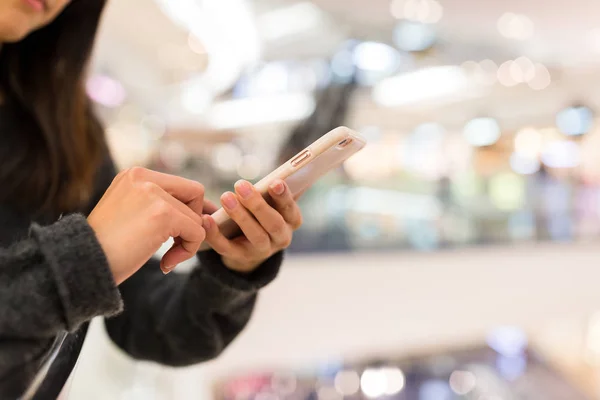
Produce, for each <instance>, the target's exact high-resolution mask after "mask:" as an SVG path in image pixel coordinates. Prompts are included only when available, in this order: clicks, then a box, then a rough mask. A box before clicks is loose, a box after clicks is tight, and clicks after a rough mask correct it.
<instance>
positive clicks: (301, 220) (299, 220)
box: [292, 213, 304, 230]
mask: <svg viewBox="0 0 600 400" xmlns="http://www.w3.org/2000/svg"><path fill="white" fill-rule="evenodd" d="M302 224H304V217H303V216H302V214H300V213H298V215H297V216H296V218H295V220H294V222H293V223H292V227H293V228H294V230H296V229H299V228H300V227H301V226H302Z"/></svg>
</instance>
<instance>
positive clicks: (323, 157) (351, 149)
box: [202, 126, 366, 250]
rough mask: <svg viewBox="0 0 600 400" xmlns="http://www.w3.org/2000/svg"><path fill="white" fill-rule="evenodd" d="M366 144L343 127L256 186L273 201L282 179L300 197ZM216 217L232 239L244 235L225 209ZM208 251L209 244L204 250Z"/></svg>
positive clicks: (314, 143) (293, 158) (225, 233)
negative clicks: (272, 194) (275, 185)
mask: <svg viewBox="0 0 600 400" xmlns="http://www.w3.org/2000/svg"><path fill="white" fill-rule="evenodd" d="M365 145H366V141H365V140H364V139H363V138H362V137H361V136H360V135H359V134H358V133H357V132H354V131H353V130H351V129H348V128H346V127H343V126H342V127H339V128H336V129H334V130H332V131H331V132H329V133H326V134H325V135H323V136H321V137H320V138H319V139H317V140H316V141H315V142H313V144H311V145H310V146H308V147H307V148H306V149H304V150H302V151H301V152H300V153H298V154H296V155H295V156H294V157H292V158H291V159H290V160H288V161H287V162H286V163H284V164H283V165H281V166H280V167H279V168H277V169H276V170H274V171H273V172H271V173H270V174H269V175H267V176H265V177H264V178H263V179H261V180H260V181H259V182H258V183H256V184H255V185H254V187H255V188H256V190H258V192H259V193H261V194H262V195H263V196H264V197H265V199H267V201H270V199H269V197H270V196H269V194H268V188H269V185H270V184H271V183H272V182H273V181H274V180H275V179H282V180H284V181H285V182H286V183H287V185H288V187H289V188H290V190H291V192H292V195H293V196H294V197H295V198H297V197H298V196H299V195H300V194H301V193H303V192H304V191H305V190H306V189H308V188H309V187H310V186H311V185H312V184H313V183H315V182H316V181H317V180H318V179H319V178H320V177H322V176H323V175H325V174H326V173H327V172H329V171H331V170H332V169H334V168H336V167H338V166H339V165H340V164H342V163H343V162H344V161H346V160H347V159H348V158H350V157H351V156H352V155H354V154H355V153H356V152H358V151H359V150H361V149H362V148H363V147H364V146H365ZM212 217H213V219H214V220H215V222H216V224H217V226H218V227H219V229H220V231H221V233H222V234H223V235H224V236H225V237H227V238H228V239H233V238H235V237H237V236H240V235H241V234H242V232H241V230H240V228H239V227H238V226H237V224H236V223H235V222H234V221H233V220H232V219H231V218H230V217H229V215H228V214H227V212H226V211H225V210H224V209H222V208H221V209H219V210H217V211H216V212H215V213H214V214H213V215H212ZM208 248H209V246H208V244H206V245H203V247H202V250H206V249H208Z"/></svg>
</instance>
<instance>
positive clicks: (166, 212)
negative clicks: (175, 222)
mask: <svg viewBox="0 0 600 400" xmlns="http://www.w3.org/2000/svg"><path fill="white" fill-rule="evenodd" d="M170 214H171V206H170V205H169V203H167V202H166V201H163V200H162V199H161V200H159V201H157V202H155V203H154V206H153V209H152V217H153V218H154V219H156V220H159V221H164V220H168V217H169V216H170Z"/></svg>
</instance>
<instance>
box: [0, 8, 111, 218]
mask: <svg viewBox="0 0 600 400" xmlns="http://www.w3.org/2000/svg"><path fill="white" fill-rule="evenodd" d="M105 2H106V0H74V1H73V2H72V3H70V4H69V5H68V6H67V7H66V8H65V9H64V10H63V12H62V13H61V14H60V15H59V16H58V17H57V18H56V19H55V20H54V21H53V22H52V23H50V24H49V25H47V26H45V27H43V28H41V29H39V30H37V31H35V32H33V33H31V34H30V35H29V36H27V37H26V38H25V39H23V40H21V41H19V42H17V43H6V44H4V45H3V46H2V48H1V49H0V93H1V94H2V99H3V102H4V106H5V107H7V108H8V110H10V112H11V113H13V114H15V116H16V118H15V123H16V127H17V128H16V129H17V130H18V131H17V132H15V134H16V135H18V136H19V138H18V143H19V144H22V146H20V148H14V149H10V148H9V149H8V153H7V155H6V156H3V157H2V160H1V163H2V164H1V166H0V185H2V188H1V190H0V202H4V203H9V204H10V205H12V206H15V207H20V208H23V209H25V210H27V211H30V212H50V213H53V214H54V213H61V212H68V211H76V210H80V209H81V207H82V206H83V205H84V204H85V202H86V201H87V200H88V199H89V197H90V195H91V190H92V187H93V184H94V178H95V172H96V170H97V168H98V165H99V163H100V162H101V161H102V158H103V157H104V156H105V154H106V144H105V139H104V133H103V130H102V127H101V125H100V123H99V121H98V119H97V118H96V117H95V116H94V114H93V111H92V106H91V102H90V100H89V99H88V97H87V96H86V92H85V75H86V70H87V65H88V61H89V58H90V55H91V51H92V48H93V44H94V39H95V36H96V31H97V29H98V24H99V20H100V16H101V14H102V10H103V8H104V5H105ZM11 126H12V125H11Z"/></svg>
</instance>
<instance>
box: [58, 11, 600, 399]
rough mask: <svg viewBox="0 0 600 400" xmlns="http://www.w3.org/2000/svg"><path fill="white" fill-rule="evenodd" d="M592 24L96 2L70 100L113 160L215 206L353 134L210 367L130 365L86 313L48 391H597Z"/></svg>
mask: <svg viewBox="0 0 600 400" xmlns="http://www.w3.org/2000/svg"><path fill="white" fill-rule="evenodd" d="M596 11H598V12H597V13H596ZM599 15H600V3H598V2H596V1H592V0H573V1H571V2H565V1H559V0H546V1H541V0H529V1H517V0H504V1H500V0H488V1H475V0H345V1H341V0H338V1H336V0H312V1H295V0H122V1H117V0H110V1H109V4H108V7H107V9H106V11H105V14H104V17H103V20H102V25H101V30H100V36H99V38H98V40H97V43H96V48H95V52H94V56H93V63H92V66H91V71H90V76H89V79H88V81H87V91H88V94H89V96H90V97H91V98H92V99H93V101H94V102H95V106H96V108H97V110H98V113H99V114H100V116H101V118H102V120H103V122H104V125H105V127H106V134H107V137H108V140H109V142H110V146H111V149H112V153H113V156H114V158H115V159H116V161H117V163H118V164H119V167H121V168H127V167H130V166H133V165H142V166H145V167H148V168H151V169H154V170H158V171H162V172H166V173H170V174H177V175H181V176H185V177H187V178H191V179H195V180H197V181H199V182H201V183H203V184H204V185H205V187H206V191H207V197H208V198H211V199H213V200H218V198H219V196H220V194H221V193H223V192H224V191H227V190H231V187H232V185H233V184H234V182H236V181H237V180H238V179H240V178H243V179H247V180H250V181H253V182H255V181H257V180H259V179H260V178H261V177H262V176H264V175H266V174H267V173H269V172H270V171H271V170H272V169H273V168H274V167H276V166H278V165H279V164H281V163H282V162H284V161H285V160H287V159H288V158H290V157H291V156H293V155H294V154H296V153H297V152H298V151H301V150H302V149H304V148H305V147H306V146H308V145H309V144H310V143H312V142H313V141H314V140H316V139H317V138H319V137H320V136H321V135H323V134H324V133H326V132H328V131H330V130H331V129H333V128H335V127H337V126H340V125H344V126H348V127H350V128H352V129H354V130H356V131H358V132H359V133H360V134H361V135H363V136H364V137H365V138H366V140H367V142H368V144H367V146H366V147H365V148H364V149H363V150H362V151H360V152H359V153H357V154H356V155H355V156H354V157H352V158H350V159H349V160H347V161H346V162H345V163H344V164H343V166H341V167H340V168H338V169H336V170H334V171H332V172H331V173H329V174H328V175H326V176H325V177H323V178H322V179H321V180H319V181H318V182H317V183H316V184H315V185H314V186H313V187H312V188H311V189H310V190H309V191H308V192H306V193H305V194H304V196H303V197H302V198H301V199H300V200H299V202H300V205H301V207H302V210H303V213H304V225H303V226H302V228H301V229H300V230H299V231H298V232H297V233H296V234H295V236H294V241H293V243H292V245H291V247H290V249H289V250H288V252H287V256H286V261H285V263H284V266H283V269H282V271H281V274H280V276H279V277H278V278H277V280H276V281H275V282H273V283H272V284H271V285H270V286H269V287H267V288H266V289H265V290H264V291H263V292H262V293H261V296H260V298H259V301H258V304H257V306H256V310H255V312H254V315H253V317H252V320H251V322H250V324H249V326H248V327H247V329H245V330H244V332H243V333H242V334H241V335H240V336H239V337H238V338H237V339H236V340H235V341H234V343H233V344H232V345H231V346H230V347H229V348H228V349H227V350H226V351H225V352H224V353H223V354H222V355H221V356H220V357H219V358H218V359H216V360H214V361H212V362H208V363H206V364H202V365H198V366H194V367H188V368H168V367H163V366H159V365H155V364H152V363H147V362H138V361H135V360H133V359H130V358H129V357H128V356H126V355H125V354H124V353H122V352H121V351H120V350H118V349H117V348H116V346H115V345H113V344H112V343H111V342H110V340H109V339H108V338H107V336H106V334H105V332H104V329H103V325H102V321H101V320H97V321H94V324H93V328H94V329H92V332H91V334H90V335H89V337H88V338H87V339H86V342H85V345H84V350H83V353H82V355H81V358H80V360H79V363H78V365H77V369H76V370H75V375H74V377H75V379H74V383H73V386H72V388H71V391H70V395H69V398H70V399H77V400H78V399H86V400H96V399H98V400H100V399H140V400H141V399H144V400H150V399H178V400H186V399H214V400H251V399H256V400H288V399H289V400H292V399H294V400H304V399H306V400H308V399H310V400H342V399H356V400H359V399H379V398H381V399H398V400H455V399H456V400H458V399H469V400H512V399H515V400H517V399H536V400H537V399H540V400H577V399H594V398H600V313H599V311H600V270H598V269H597V265H598V259H600V250H599V249H600V247H598V246H600V126H599V125H598V117H597V116H596V112H598V111H599V110H600V20H599V17H598V16H599ZM166 248H168V247H167V245H166V247H165V249H166ZM194 267H195V266H194V262H191V263H190V264H188V265H182V266H180V267H179V268H178V272H177V273H181V272H184V271H185V270H186V269H189V268H194Z"/></svg>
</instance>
